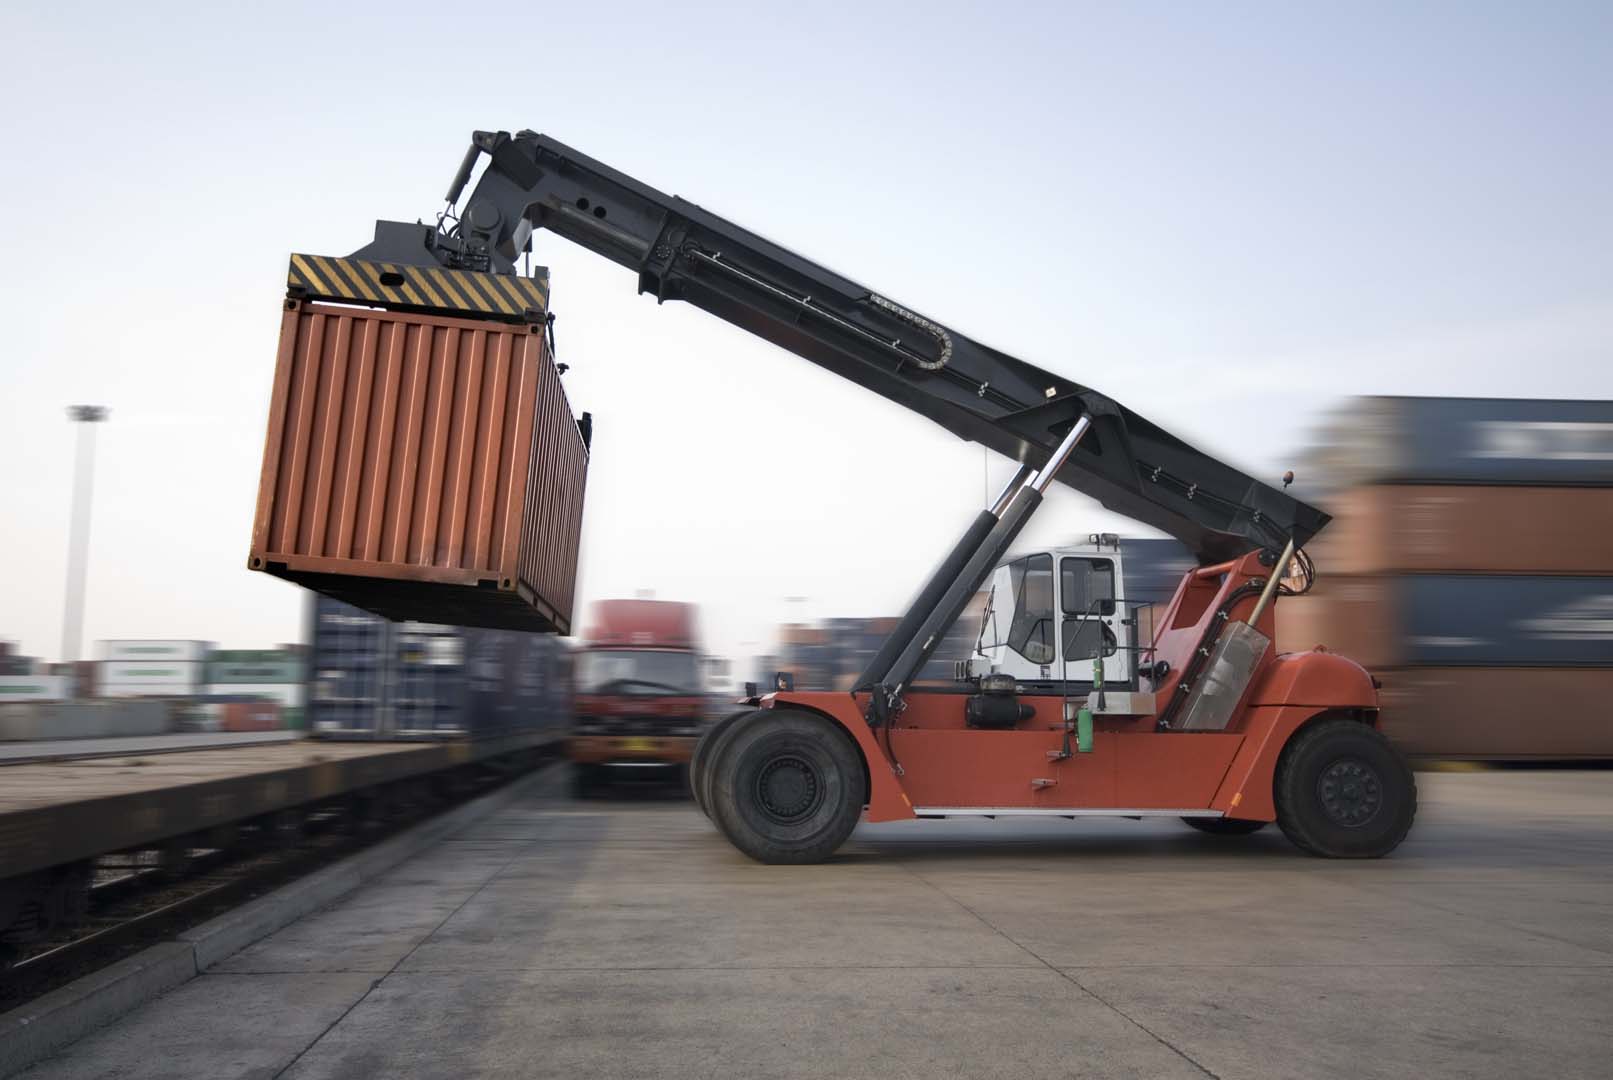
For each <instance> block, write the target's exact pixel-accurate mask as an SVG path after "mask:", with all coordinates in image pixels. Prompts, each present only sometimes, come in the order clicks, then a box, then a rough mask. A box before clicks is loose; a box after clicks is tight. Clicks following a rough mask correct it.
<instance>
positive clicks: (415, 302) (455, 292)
mask: <svg viewBox="0 0 1613 1080" xmlns="http://www.w3.org/2000/svg"><path fill="white" fill-rule="evenodd" d="M286 287H287V288H288V289H290V290H292V291H293V292H294V293H298V294H301V295H303V296H307V297H311V298H313V299H319V300H338V301H344V300H345V301H351V302H354V303H368V304H384V305H398V306H407V307H413V308H429V309H431V310H434V311H448V312H463V313H471V314H476V315H493V316H496V317H499V318H506V319H529V320H532V321H538V320H541V319H542V318H543V317H544V315H545V313H546V312H547V311H548V310H549V272H548V271H547V270H543V271H540V273H539V275H538V276H536V277H517V276H515V275H514V274H483V273H476V272H475V271H471V270H449V269H446V268H444V267H440V266H405V265H403V264H401V263H383V262H370V261H368V260H366V259H336V258H331V257H329V256H326V255H293V256H291V267H290V269H289V270H287V272H286Z"/></svg>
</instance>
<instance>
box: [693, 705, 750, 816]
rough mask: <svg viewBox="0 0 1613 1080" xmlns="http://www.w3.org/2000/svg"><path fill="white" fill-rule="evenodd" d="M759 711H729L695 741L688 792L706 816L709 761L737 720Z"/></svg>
mask: <svg viewBox="0 0 1613 1080" xmlns="http://www.w3.org/2000/svg"><path fill="white" fill-rule="evenodd" d="M761 712H762V710H761V709H741V710H740V711H739V712H736V713H729V714H728V715H727V716H725V717H723V718H722V719H721V720H719V721H717V722H716V723H715V724H713V725H712V726H711V728H710V730H708V731H707V732H706V733H705V734H704V735H702V736H700V741H699V742H697V743H695V746H694V755H693V756H692V757H691V758H690V759H689V794H691V795H693V796H694V804H695V805H696V806H698V807H700V812H701V813H703V814H705V815H706V816H707V817H708V818H709V817H711V763H712V762H713V761H716V760H717V756H718V753H719V750H720V748H721V746H722V745H723V744H724V743H726V742H727V740H728V735H729V733H730V732H731V731H733V730H734V728H735V727H736V726H738V724H739V721H741V720H743V719H745V718H746V717H747V716H756V715H758V714H760V713H761Z"/></svg>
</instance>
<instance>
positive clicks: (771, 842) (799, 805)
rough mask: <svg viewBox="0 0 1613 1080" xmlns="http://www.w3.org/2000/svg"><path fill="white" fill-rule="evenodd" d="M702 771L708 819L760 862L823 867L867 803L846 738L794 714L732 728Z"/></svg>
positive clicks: (770, 713)
mask: <svg viewBox="0 0 1613 1080" xmlns="http://www.w3.org/2000/svg"><path fill="white" fill-rule="evenodd" d="M707 769H708V772H709V774H710V796H711V808H712V819H713V820H714V821H716V822H717V824H718V827H719V828H721V829H722V831H723V833H724V834H725V835H726V836H727V837H728V839H729V840H730V841H732V842H733V845H734V846H735V847H737V848H738V849H739V850H740V851H743V852H744V853H745V854H746V855H749V856H750V857H751V858H753V859H755V860H756V861H757V862H763V863H790V864H799V863H816V862H822V861H823V860H824V859H826V858H828V857H829V856H830V855H832V854H834V852H835V850H836V849H837V848H839V847H840V845H841V844H843V843H844V842H845V840H846V837H848V836H850V835H851V830H852V829H854V828H856V827H857V820H858V819H859V818H860V817H861V816H862V809H863V804H864V803H865V802H866V801H867V792H866V790H865V788H866V786H867V784H866V782H865V781H864V779H863V765H862V756H861V755H860V754H858V752H857V747H856V745H855V744H854V743H853V742H852V741H851V738H850V737H849V736H848V735H847V734H846V733H845V732H844V731H842V730H841V729H840V727H839V726H838V725H836V724H835V723H834V722H833V721H830V720H826V719H825V718H823V717H821V716H817V715H814V714H812V713H807V712H799V711H797V710H794V709H768V710H765V715H763V716H759V717H757V718H756V719H755V720H753V721H752V722H750V723H747V724H741V725H738V726H736V727H735V728H733V729H732V733H731V734H730V736H729V737H728V738H727V739H726V740H725V742H724V744H723V745H722V746H721V747H720V748H718V749H717V753H716V754H715V756H713V757H712V759H711V763H710V765H709V766H708V767H707ZM772 800H778V801H777V802H774V801H772Z"/></svg>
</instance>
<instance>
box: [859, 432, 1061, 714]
mask: <svg viewBox="0 0 1613 1080" xmlns="http://www.w3.org/2000/svg"><path fill="white" fill-rule="evenodd" d="M1091 428H1092V418H1091V417H1090V416H1086V415H1084V414H1083V415H1082V416H1081V417H1080V418H1079V419H1077V420H1076V422H1075V423H1074V424H1073V425H1071V427H1070V430H1069V431H1068V432H1067V433H1066V434H1065V436H1064V438H1063V439H1061V440H1059V444H1058V446H1057V448H1055V449H1054V451H1053V453H1052V455H1051V456H1050V457H1049V458H1048V459H1047V462H1046V463H1045V464H1044V465H1043V466H1042V467H1041V468H1040V469H1039V470H1037V472H1036V474H1035V475H1034V476H1032V477H1031V478H1030V479H1029V480H1028V481H1026V482H1024V483H1023V484H1021V485H1020V487H1019V489H1018V490H1017V491H1015V492H1014V494H1013V497H1012V498H1010V499H1009V500H1008V505H1007V506H1006V507H1004V508H1003V513H1002V515H1001V517H999V518H998V519H997V523H996V524H995V525H994V526H992V529H991V532H990V534H989V535H987V536H986V538H985V540H984V541H983V542H982V543H981V544H980V546H979V547H978V548H977V549H976V550H975V553H974V554H973V555H972V556H971V557H970V558H969V560H968V562H966V563H965V564H964V566H963V567H962V569H960V570H959V571H958V573H957V575H956V576H955V577H954V578H953V579H952V582H951V584H950V585H948V587H947V589H946V592H945V593H944V594H943V595H942V597H941V599H940V600H939V601H938V602H937V603H936V605H935V606H934V608H932V609H931V611H930V613H929V614H928V615H927V616H926V617H925V619H924V621H923V623H921V624H920V626H919V629H918V632H917V633H915V634H914V635H913V638H912V640H911V641H909V642H908V643H907V644H906V646H905V647H904V648H903V650H902V652H901V655H900V656H898V657H897V659H896V662H895V663H894V664H892V665H891V668H890V670H889V671H888V672H886V673H885V678H884V680H883V682H882V685H883V687H884V688H885V689H886V693H887V695H888V697H889V698H890V699H891V700H894V699H896V698H899V697H901V695H902V693H903V692H904V691H905V690H906V689H907V687H908V686H909V685H911V683H912V681H913V677H914V676H915V675H917V674H918V672H919V669H920V668H922V667H923V666H924V664H925V662H926V661H927V660H929V658H930V654H931V653H933V652H934V651H935V647H936V646H937V645H938V644H940V642H941V637H942V635H943V634H945V633H946V632H947V630H948V629H950V628H951V626H952V624H953V623H955V622H957V621H958V616H959V615H961V614H962V613H963V609H964V607H965V606H967V605H968V603H969V598H970V597H971V596H973V595H974V594H975V593H976V592H978V591H979V590H980V586H981V585H982V584H984V583H985V580H986V578H987V576H989V575H990V574H991V572H992V570H993V569H995V568H996V566H997V562H998V560H1000V559H1001V558H1002V556H1003V554H1004V553H1005V552H1007V550H1008V548H1009V547H1010V546H1011V545H1012V544H1013V542H1014V540H1015V539H1016V538H1017V537H1018V536H1019V534H1020V531H1021V530H1022V529H1024V528H1025V523H1026V522H1027V521H1029V520H1030V517H1031V515H1032V514H1033V513H1035V512H1036V508H1037V507H1038V506H1040V505H1041V503H1042V493H1043V492H1044V491H1046V490H1047V486H1048V485H1049V484H1051V483H1052V482H1053V477H1054V475H1055V474H1056V473H1057V472H1058V471H1059V469H1061V468H1062V467H1063V466H1064V463H1065V462H1066V461H1068V460H1069V457H1070V455H1071V454H1072V453H1074V452H1075V448H1076V446H1077V445H1078V444H1079V443H1080V442H1081V439H1082V437H1083V436H1085V435H1086V433H1087V432H1088V431H1090V430H1091ZM887 704H889V702H887Z"/></svg>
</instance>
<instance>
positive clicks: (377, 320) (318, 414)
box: [248, 301, 587, 632]
mask: <svg viewBox="0 0 1613 1080" xmlns="http://www.w3.org/2000/svg"><path fill="white" fill-rule="evenodd" d="M539 329H541V328H540V327H539V326H537V325H533V326H525V325H519V326H518V325H511V324H508V323H501V322H491V321H479V320H471V319H457V318H445V317H437V316H426V315H413V314H402V313H397V312H387V311H376V310H368V309H365V310H357V309H353V308H345V307H337V306H332V305H327V304H317V303H302V302H299V301H287V310H286V311H285V313H284V317H283V320H282V324H281V340H280V354H279V360H278V362H277V365H276V372H275V388H274V396H273V399H272V404H271V407H270V415H269V429H268V436H267V439H266V441H265V448H264V463H263V474H262V479H261V482H260V488H259V494H258V513H257V520H256V523H255V526H254V530H253V540H252V551H251V556H250V558H249V561H248V565H249V566H251V567H252V568H253V569H259V570H265V571H267V572H269V573H273V574H276V575H278V576H281V577H285V578H288V579H290V580H293V581H298V582H300V583H302V584H304V585H307V586H308V587H310V588H313V589H315V590H316V591H319V592H323V593H325V594H326V595H329V596H332V597H334V598H336V599H340V600H343V601H345V602H348V603H352V604H355V605H357V606H359V607H362V608H365V609H367V610H370V611H374V612H376V613H379V614H382V615H385V616H387V617H389V618H397V619H403V618H418V619H427V620H430V621H433V622H441V623H449V624H454V625H467V626H490V627H507V628H521V629H532V630H560V631H562V632H566V631H569V629H570V626H571V607H572V597H573V592H574V589H575V576H576V556H577V552H576V547H577V541H578V535H579V528H580V522H581V514H582V499H583V489H584V483H585V479H586V471H587V451H586V449H585V448H584V446H583V444H582V436H581V434H580V432H579V431H578V429H577V425H576V421H575V420H574V419H573V417H572V415H571V408H570V405H569V404H568V403H567V401H566V398H565V393H564V391H563V389H562V388H561V386H560V381H559V373H558V371H557V370H556V369H555V366H554V363H553V361H552V359H551V358H550V357H549V356H548V353H547V349H546V348H545V344H544V338H543V335H542V334H541V333H539V332H538V330H539Z"/></svg>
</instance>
